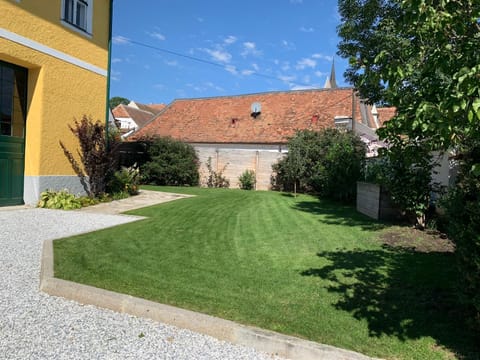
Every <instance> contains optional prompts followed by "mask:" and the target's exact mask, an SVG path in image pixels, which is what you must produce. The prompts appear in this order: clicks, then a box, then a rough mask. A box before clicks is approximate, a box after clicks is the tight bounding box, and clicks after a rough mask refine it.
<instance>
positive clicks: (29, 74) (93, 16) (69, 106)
mask: <svg viewBox="0 0 480 360" xmlns="http://www.w3.org/2000/svg"><path fill="white" fill-rule="evenodd" d="M111 9H112V0H0V206H2V205H13V204H22V203H26V204H35V203H36V202H37V200H38V198H39V195H40V193H41V192H42V191H44V190H46V189H57V190H58V189H63V188H68V189H69V190H70V191H71V192H73V193H82V192H84V190H85V189H84V188H83V186H82V184H81V183H80V181H79V179H78V177H77V176H76V175H75V173H74V171H73V170H72V167H71V165H70V163H69V162H68V160H67V158H66V157H65V155H64V153H63V150H62V148H61V146H60V143H59V142H60V141H61V142H62V143H64V144H65V145H66V147H67V148H68V149H69V150H70V151H72V152H73V153H76V151H75V149H76V148H77V147H78V142H77V139H76V138H75V136H74V135H73V134H72V133H71V131H70V130H69V128H68V124H71V123H72V121H73V119H74V118H77V119H80V118H81V117H82V116H83V115H84V114H86V115H88V116H91V117H92V118H93V119H95V120H97V119H98V120H102V121H104V120H105V121H106V117H107V110H106V109H107V104H108V99H107V97H108V69H109V48H110V42H111Z"/></svg>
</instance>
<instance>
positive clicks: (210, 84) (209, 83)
mask: <svg viewBox="0 0 480 360" xmlns="http://www.w3.org/2000/svg"><path fill="white" fill-rule="evenodd" d="M205 86H206V87H208V88H211V89H215V90H217V91H222V92H223V91H225V89H223V88H222V87H220V86H218V85H215V84H214V83H212V82H211V81H207V82H206V83H205Z"/></svg>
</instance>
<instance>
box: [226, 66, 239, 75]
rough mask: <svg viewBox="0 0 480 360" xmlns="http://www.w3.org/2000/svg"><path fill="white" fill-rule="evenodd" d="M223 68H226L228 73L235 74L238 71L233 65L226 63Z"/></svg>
mask: <svg viewBox="0 0 480 360" xmlns="http://www.w3.org/2000/svg"><path fill="white" fill-rule="evenodd" d="M225 70H227V71H228V72H229V73H230V74H233V75H237V74H238V71H237V68H236V67H235V66H233V65H227V66H225Z"/></svg>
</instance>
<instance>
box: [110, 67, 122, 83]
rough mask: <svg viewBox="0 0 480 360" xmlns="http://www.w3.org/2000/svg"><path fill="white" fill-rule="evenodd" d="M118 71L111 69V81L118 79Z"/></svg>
mask: <svg viewBox="0 0 480 360" xmlns="http://www.w3.org/2000/svg"><path fill="white" fill-rule="evenodd" d="M120 75H121V73H120V71H115V70H112V71H110V80H113V81H120Z"/></svg>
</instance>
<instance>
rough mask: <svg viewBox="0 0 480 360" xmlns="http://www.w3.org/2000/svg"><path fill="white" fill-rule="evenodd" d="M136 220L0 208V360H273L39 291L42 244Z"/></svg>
mask: <svg viewBox="0 0 480 360" xmlns="http://www.w3.org/2000/svg"><path fill="white" fill-rule="evenodd" d="M134 220H135V218H134V217H128V216H119V215H103V214H91V213H85V212H77V211H70V212H67V211H60V210H46V209H8V210H0V274H1V275H0V276H1V279H0V359H136V360H142V359H272V358H274V357H273V356H272V355H270V354H262V353H258V352H256V351H255V350H253V349H249V348H245V347H242V346H237V345H232V344H229V343H225V342H222V341H218V340H216V339H213V338H211V337H208V336H205V335H200V334H197V333H193V332H191V331H188V330H182V329H178V328H175V327H172V326H169V325H164V324H160V323H155V322H153V321H150V320H147V319H142V318H136V317H133V316H130V315H126V314H119V313H115V312H112V311H109V310H104V309H99V308H96V307H93V306H83V305H80V304H78V303H75V302H73V301H68V300H65V299H62V298H57V297H53V296H49V295H46V294H43V293H40V292H39V290H38V288H39V276H40V256H41V248H42V243H43V241H44V240H47V239H56V238H61V237H66V236H71V235H74V234H78V233H82V232H87V231H92V230H96V229H101V228H105V227H109V226H114V225H118V224H122V223H126V222H130V221H134Z"/></svg>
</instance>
